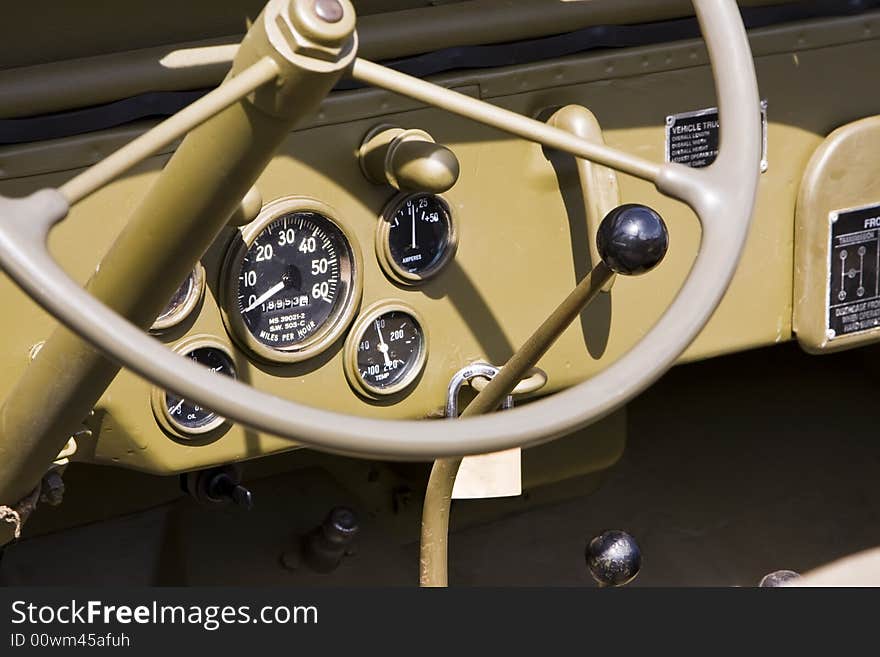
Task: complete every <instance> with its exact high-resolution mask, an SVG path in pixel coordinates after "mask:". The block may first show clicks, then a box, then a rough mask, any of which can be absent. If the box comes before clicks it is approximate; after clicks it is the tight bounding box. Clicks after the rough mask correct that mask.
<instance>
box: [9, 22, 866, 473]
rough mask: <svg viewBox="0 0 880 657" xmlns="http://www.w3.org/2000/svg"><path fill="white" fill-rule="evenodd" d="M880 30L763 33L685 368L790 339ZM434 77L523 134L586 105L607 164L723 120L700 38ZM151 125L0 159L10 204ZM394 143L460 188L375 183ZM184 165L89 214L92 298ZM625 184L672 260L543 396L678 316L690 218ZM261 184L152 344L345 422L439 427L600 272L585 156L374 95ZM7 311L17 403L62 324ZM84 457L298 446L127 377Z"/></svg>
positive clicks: (88, 436) (69, 248) (108, 192)
mask: <svg viewBox="0 0 880 657" xmlns="http://www.w3.org/2000/svg"><path fill="white" fill-rule="evenodd" d="M877 26H880V21H878V19H877V16H876V15H875V14H866V15H860V16H844V17H838V18H835V19H833V20H831V21H822V22H813V23H811V22H799V23H796V24H791V25H788V24H784V25H774V26H770V27H764V28H760V29H755V30H753V31H752V33H751V36H752V47H753V50H754V53H755V58H756V68H757V72H758V77H759V83H760V87H761V94H762V98H765V99H766V105H765V108H764V109H765V112H766V117H767V133H766V143H767V153H766V170H765V171H764V172H763V173H762V177H761V184H760V190H759V201H758V208H757V213H756V217H755V223H754V228H753V231H752V234H751V236H750V239H749V243H748V246H747V250H746V253H745V255H744V257H743V260H742V265H741V267H740V271H739V272H738V273H737V276H736V278H735V280H734V282H733V284H732V286H731V287H730V289H729V292H728V294H727V296H726V298H725V300H724V302H723V303H722V304H721V306H720V307H719V309H718V310H717V312H716V314H715V316H714V317H713V319H712V321H711V322H710V324H709V325H708V326H707V328H706V329H705V330H704V332H703V334H702V335H701V336H700V338H699V339H698V340H697V341H696V342H695V343H694V344H693V345H692V347H691V348H690V349H689V351H688V352H687V353H686V355H685V359H686V360H697V359H704V358H709V357H712V356H716V355H719V354H724V353H731V352H736V351H742V350H745V349H751V348H755V347H759V346H764V345H770V344H774V343H777V342H782V341H787V340H790V339H792V337H793V329H792V321H793V320H792V316H793V305H794V301H793V297H792V294H793V292H792V291H793V288H794V278H795V267H794V258H795V245H794V240H795V229H794V225H795V216H796V209H797V202H798V194H799V188H800V183H801V179H802V177H803V174H804V170H805V168H806V167H807V163H808V162H809V160H810V157H811V156H812V154H813V152H814V151H815V150H816V148H817V147H818V146H819V145H820V144H821V143H822V141H823V140H824V139H825V136H826V135H828V134H829V133H830V132H832V131H833V130H834V129H835V128H837V127H839V126H841V125H844V124H846V123H848V122H850V121H852V120H854V119H857V118H860V117H863V116H870V115H873V114H877V113H880V96H878V95H877V94H876V93H873V92H872V93H860V91H862V90H865V89H870V88H873V86H875V80H874V78H875V75H874V71H872V70H870V68H871V67H867V66H865V67H853V66H852V62H853V61H861V62H868V61H876V59H877V57H878V55H880V42H878V40H877V38H876V36H875V35H876V34H877ZM434 79H435V81H437V82H439V83H441V84H443V85H444V86H447V87H450V88H453V89H455V90H457V91H459V92H461V93H464V94H467V95H471V96H473V97H477V98H481V99H483V100H487V101H489V102H492V103H494V104H497V105H499V106H502V107H505V108H507V109H511V110H514V111H516V112H520V113H522V114H525V115H527V116H532V117H547V116H549V115H550V114H551V113H552V112H553V111H555V110H557V109H558V108H561V107H564V106H567V105H581V106H585V107H588V108H590V110H591V111H592V112H593V113H594V114H595V115H596V117H597V119H598V121H599V124H600V125H601V127H602V132H603V136H604V139H605V141H606V142H607V143H608V144H609V145H611V146H614V147H618V148H620V149H622V150H624V151H628V152H633V153H638V154H639V155H640V156H642V157H645V158H648V159H652V160H655V161H663V160H664V159H665V158H667V157H669V152H670V139H671V137H670V134H671V133H670V120H671V119H672V120H673V121H676V120H678V121H680V120H681V118H675V117H687V116H694V115H696V116H700V112H701V111H704V110H707V109H709V108H712V107H713V105H714V103H715V101H714V94H713V93H712V89H713V85H712V79H711V73H710V69H709V67H708V65H707V62H706V55H705V52H704V50H703V48H702V46H701V43H700V42H698V41H694V40H689V39H683V40H676V41H672V42H663V43H656V44H651V45H644V46H639V47H629V48H623V49H602V50H597V51H595V52H592V51H591V52H586V53H578V54H568V55H564V56H559V57H555V58H550V59H546V60H539V61H532V62H524V63H517V64H516V65H511V66H499V67H497V68H491V69H479V70H456V71H452V72H447V73H442V74H440V75H438V76H436V77H435V78H434ZM822 98H846V100H847V102H845V103H829V102H817V99H822ZM756 111H759V108H756ZM154 124H155V119H153V118H141V119H140V120H138V121H135V122H133V123H125V124H124V125H119V126H115V127H112V126H111V127H105V128H103V129H100V130H93V131H88V132H84V133H82V134H73V135H69V136H64V137H59V138H56V139H48V140H42V141H30V142H26V143H20V144H9V145H6V146H3V147H0V193H2V194H4V195H8V196H21V195H24V194H27V193H30V192H32V191H35V190H37V189H40V188H42V187H46V186H57V185H60V184H62V183H63V182H65V181H66V180H68V179H70V178H71V177H73V176H74V175H75V174H76V173H77V172H79V171H81V170H83V169H84V168H85V167H87V166H88V165H89V164H91V163H93V162H95V161H97V160H98V159H100V158H101V157H103V156H105V155H106V154H108V153H110V152H112V151H113V150H114V149H115V148H118V147H119V146H121V145H122V144H124V143H126V142H128V141H130V140H131V139H132V138H133V137H135V136H137V135H139V134H142V133H143V132H144V131H145V130H146V129H148V128H149V127H150V126H152V125H154ZM681 125H683V123H682V124H681ZM398 128H399V129H403V130H408V131H420V132H422V133H424V134H426V135H429V136H430V138H431V140H432V141H434V142H436V144H437V145H442V146H443V147H445V149H447V150H448V152H449V153H451V154H453V156H454V161H455V163H456V168H457V171H456V172H455V176H454V178H455V180H454V184H453V185H451V186H450V187H449V188H448V189H446V190H444V191H442V192H435V191H419V190H412V189H410V190H404V191H401V190H400V189H396V188H395V187H393V186H392V185H391V184H389V181H387V180H386V181H381V180H379V181H377V180H376V177H375V176H371V175H369V171H367V170H365V169H367V168H368V167H366V166H365V164H364V157H363V155H362V153H361V151H362V148H363V145H364V143H365V141H367V140H369V138H370V137H371V136H375V135H376V134H377V131H379V132H381V131H382V130H388V129H398ZM172 151H173V147H172V148H169V149H166V150H165V152H162V153H160V154H158V155H157V156H155V157H153V158H151V159H149V160H148V161H146V162H145V163H144V164H143V165H141V166H139V167H138V168H136V169H134V170H133V171H131V172H130V173H129V174H127V175H126V176H125V177H123V178H121V179H119V180H117V181H116V182H114V183H113V184H111V185H109V186H108V187H106V188H105V189H103V190H101V191H100V192H98V193H97V194H95V195H93V196H92V197H90V198H88V199H86V200H85V201H84V202H82V203H80V204H78V205H77V206H76V207H75V208H74V209H73V211H72V213H71V217H70V219H69V220H68V221H66V222H65V223H64V224H63V225H61V226H60V227H59V228H58V229H57V230H56V231H55V232H54V233H53V235H52V241H51V249H52V251H53V254H54V255H55V256H56V258H57V259H58V260H59V262H60V263H61V264H62V265H63V266H64V267H65V269H66V270H67V271H68V272H69V273H70V274H71V275H72V276H74V277H75V278H76V279H77V280H78V281H81V282H83V283H85V282H86V281H87V280H88V278H89V277H90V275H91V274H92V272H94V270H95V268H96V267H97V266H98V264H99V263H100V259H101V255H102V254H103V253H104V252H105V251H106V249H107V248H108V247H109V246H110V244H111V243H112V242H113V240H114V239H115V237H116V236H117V235H118V234H119V232H120V230H121V229H122V227H123V226H124V225H125V222H126V219H127V217H128V216H129V214H130V213H131V212H132V210H133V209H134V208H135V207H137V205H138V203H139V201H140V199H142V198H143V197H144V195H145V194H146V193H147V191H148V190H149V187H150V184H151V182H152V181H153V180H154V179H155V177H156V176H157V174H158V172H159V171H160V170H161V168H162V166H163V165H164V163H165V162H166V161H167V160H168V158H169V156H170V154H171V152H172ZM181 184H184V185H185V184H186V181H181ZM618 184H619V188H620V197H621V200H622V201H623V202H625V203H643V204H646V205H649V206H651V207H652V208H654V209H656V210H657V211H658V212H659V213H660V214H661V215H662V216H663V218H664V220H665V221H666V223H667V225H668V227H669V233H670V249H669V253H668V256H667V258H666V260H665V261H664V263H663V264H662V265H661V266H660V267H659V268H658V269H657V270H656V271H654V272H652V273H651V274H650V275H649V276H645V277H637V278H633V279H626V280H624V279H621V280H619V281H618V282H617V283H616V284H615V287H614V289H613V292H612V293H610V294H604V295H602V296H601V297H600V298H599V299H598V300H597V302H596V303H594V304H593V305H592V306H590V307H589V308H588V309H587V310H586V311H585V312H584V313H583V314H582V316H581V317H580V319H579V321H577V322H575V323H574V325H572V327H571V328H570V329H569V330H568V331H566V333H565V334H564V335H563V336H562V338H561V339H560V340H559V341H558V343H557V344H556V346H555V347H554V348H553V349H552V350H551V351H550V352H549V353H548V354H547V355H546V356H545V358H544V359H543V360H542V361H541V363H540V367H541V370H542V371H543V373H544V374H546V385H544V386H543V387H542V388H541V389H540V391H538V392H537V393H536V394H539V395H543V394H549V393H552V392H554V391H557V390H561V389H564V388H567V387H569V386H571V385H573V384H575V383H578V382H580V381H583V380H585V379H586V378H588V377H590V376H592V375H594V374H595V373H597V372H598V371H600V370H601V369H602V368H603V367H605V366H607V365H608V364H609V363H610V362H613V361H614V360H615V359H617V358H618V357H619V356H620V355H621V354H623V353H624V352H625V351H626V350H627V349H629V348H630V347H631V346H632V345H633V344H634V343H635V342H636V341H637V340H638V339H639V338H640V337H641V336H642V335H644V333H645V332H646V331H647V330H648V328H650V326H651V325H652V324H653V323H654V322H655V321H656V320H657V319H658V318H659V316H660V314H661V313H662V312H663V310H664V309H665V308H667V306H668V305H669V303H670V301H671V300H672V298H673V297H674V295H675V294H676V292H677V290H678V289H679V287H680V284H681V282H682V281H683V280H684V278H685V276H686V275H687V273H688V271H689V269H690V266H691V264H692V262H693V258H694V255H695V253H696V252H697V249H698V245H699V241H700V229H699V222H698V221H697V219H696V217H695V216H694V215H693V213H692V212H691V211H690V210H689V209H688V208H686V207H685V206H684V205H682V204H680V203H678V202H675V201H672V200H670V199H668V198H666V197H663V196H661V195H660V194H659V193H658V192H657V191H656V190H655V189H654V188H653V187H652V186H650V185H649V184H647V183H644V182H642V181H639V180H636V179H634V178H630V177H628V176H625V175H619V177H618ZM255 189H256V192H255V194H258V197H257V198H258V202H257V203H256V205H254V206H253V207H252V208H251V210H252V211H251V212H250V213H249V214H247V215H246V216H245V217H243V218H242V219H240V220H239V221H238V222H233V223H237V224H240V225H233V224H230V225H229V226H228V228H227V229H225V230H224V231H223V233H222V234H221V235H220V236H219V237H218V238H217V239H216V240H215V241H214V243H213V244H212V245H211V247H210V248H209V249H208V251H207V252H206V253H205V254H204V256H203V257H202V259H201V261H200V262H199V263H197V264H196V265H195V267H194V269H193V271H192V274H191V275H190V276H189V277H188V278H187V279H186V280H185V281H183V282H182V283H181V287H180V290H179V291H178V293H177V294H176V295H175V297H174V298H173V299H172V300H171V301H170V302H169V306H168V308H167V309H166V311H165V312H163V313H162V315H161V316H160V317H159V318H157V322H156V323H155V324H154V326H153V329H152V330H151V332H152V333H153V335H154V337H155V338H156V339H157V340H160V341H162V342H163V343H165V344H166V345H168V346H169V347H170V348H172V349H174V350H176V351H177V352H178V353H180V354H181V355H183V356H187V357H190V358H192V359H193V360H196V361H198V362H200V363H201V364H203V365H205V366H207V367H210V368H212V369H214V370H215V371H217V372H218V373H219V374H221V375H227V376H234V377H235V378H237V379H240V380H242V381H245V382H247V383H250V384H252V385H254V386H256V387H257V388H260V389H263V390H266V391H268V392H272V393H274V394H276V395H279V396H281V397H286V398H289V399H293V400H296V401H299V402H303V403H306V404H309V405H312V406H317V407H321V408H326V409H330V410H334V411H339V412H345V413H351V414H355V415H361V416H371V417H379V418H389V419H391V418H436V417H442V414H443V408H444V407H445V405H446V392H447V387H448V384H449V382H450V380H451V378H452V377H453V375H454V374H455V373H456V372H457V371H458V370H460V369H461V368H462V367H464V366H466V365H469V364H472V363H475V362H486V363H490V364H494V365H501V364H503V363H504V362H505V361H506V360H507V359H508V358H509V357H510V356H511V355H512V354H513V352H514V350H515V349H516V348H517V347H518V346H519V345H521V344H522V342H523V341H524V340H525V339H526V338H527V337H528V336H529V335H530V334H531V332H532V331H533V330H534V329H535V328H536V327H537V326H538V325H539V324H540V322H541V321H542V320H543V319H544V318H545V317H546V316H547V315H548V314H549V313H550V312H551V311H552V309H553V308H554V307H555V306H556V305H557V304H558V303H559V302H560V301H561V300H562V299H563V298H564V297H565V295H566V294H567V293H568V291H570V289H571V288H573V287H574V286H575V285H576V283H577V282H578V281H579V280H581V279H582V278H583V277H584V276H585V275H586V274H587V273H588V272H589V271H590V268H591V266H592V265H593V264H595V263H592V262H591V261H590V248H589V236H588V234H587V226H586V219H585V211H584V199H583V197H582V195H581V193H580V188H579V187H578V184H577V178H576V175H575V174H574V165H573V162H572V161H571V160H570V159H568V158H561V157H559V156H558V155H557V154H553V153H549V152H547V151H546V150H545V149H542V148H541V147H540V146H538V145H535V144H531V143H527V142H524V141H521V140H517V139H514V138H511V137H509V136H507V135H504V134H502V133H500V132H497V131H495V130H493V129H491V128H487V127H484V126H481V125H477V124H475V123H471V122H468V121H467V120H465V119H461V118H457V117H454V116H451V115H449V114H446V113H444V112H442V111H439V110H436V109H431V108H425V107H421V106H419V105H418V104H417V103H415V102H413V101H409V100H406V99H403V98H399V97H395V96H392V95H390V94H388V93H385V92H382V91H377V90H373V89H361V88H353V87H352V88H343V89H340V90H337V91H335V92H334V93H333V94H331V96H330V97H328V98H327V100H326V101H325V102H324V104H323V105H322V107H321V109H320V111H319V113H318V114H317V115H316V116H315V117H313V118H312V119H310V120H308V121H307V122H305V123H304V124H303V125H301V126H299V127H298V128H297V129H296V130H295V131H293V132H291V133H290V135H289V136H288V138H287V139H286V140H285V142H284V144H283V146H282V148H281V149H280V150H279V152H278V153H277V154H276V156H275V157H274V159H273V160H272V162H271V163H270V164H269V166H268V167H267V168H266V170H265V171H264V173H263V174H262V176H261V177H260V179H259V180H258V182H257V184H256V187H255ZM160 238H161V236H149V239H160ZM169 248H173V247H172V246H169ZM0 299H2V300H3V303H4V308H5V309H6V312H4V313H2V315H0V332H2V335H3V336H4V343H3V346H2V348H0V367H2V369H3V371H4V372H5V373H6V376H5V377H3V380H2V381H0V387H3V388H4V389H2V390H0V392H2V393H3V394H5V393H6V392H8V389H7V388H8V387H9V386H11V385H12V384H13V383H14V382H15V380H16V378H17V376H18V375H20V374H21V372H23V371H24V369H25V368H26V367H27V366H28V363H29V362H30V361H31V359H32V358H33V357H34V355H35V354H36V353H37V352H38V350H39V346H40V342H41V340H44V339H45V338H46V337H47V336H48V335H49V333H50V332H51V330H52V328H53V326H54V323H53V321H52V320H51V319H50V318H49V317H48V316H47V315H46V314H44V313H43V312H42V311H41V310H40V309H39V308H37V307H36V306H35V305H34V304H33V303H32V302H30V301H29V300H28V299H27V298H26V297H25V296H24V295H23V294H22V293H20V292H19V291H18V290H17V289H15V288H14V287H13V286H12V284H11V283H9V282H8V281H7V280H5V279H3V280H2V281H0ZM719 394H723V391H719ZM670 412H674V409H670ZM77 443H78V445H77V451H76V454H75V455H74V457H73V458H74V459H78V460H83V461H89V462H94V463H105V464H114V465H119V466H123V467H126V468H131V469H136V470H141V471H145V472H150V473H156V474H170V473H178V472H186V471H190V470H195V469H198V468H205V467H208V466H212V465H217V464H223V463H227V462H230V461H240V460H244V459H248V458H254V457H257V456H263V455H266V454H271V453H275V452H280V451H285V450H289V449H291V448H293V447H295V445H292V444H291V443H290V442H289V441H286V440H282V439H280V438H277V437H274V436H271V435H266V434H262V433H259V432H254V431H251V430H249V429H247V428H244V427H241V426H237V425H233V424H230V423H227V422H225V421H224V419H223V418H222V417H218V416H217V415H216V414H214V413H212V412H211V411H210V409H204V408H200V407H199V406H198V405H195V404H191V403H189V402H187V400H185V399H182V398H180V397H176V396H174V395H173V394H170V393H166V392H164V391H161V390H157V389H155V388H153V387H152V386H150V385H149V384H147V383H145V382H144V381H142V380H141V379H139V378H138V377H137V376H135V375H134V374H132V373H130V372H127V371H122V372H120V373H119V374H118V375H117V377H116V378H115V380H114V382H113V383H112V385H111V386H110V388H109V389H108V390H107V391H106V393H105V394H104V396H103V397H102V399H101V400H100V402H99V404H98V406H97V407H96V408H95V411H94V413H93V414H92V415H91V416H90V417H88V418H86V419H85V420H84V431H83V433H82V435H81V436H80V437H79V438H78V439H77Z"/></svg>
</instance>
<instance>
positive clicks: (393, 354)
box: [346, 304, 427, 395]
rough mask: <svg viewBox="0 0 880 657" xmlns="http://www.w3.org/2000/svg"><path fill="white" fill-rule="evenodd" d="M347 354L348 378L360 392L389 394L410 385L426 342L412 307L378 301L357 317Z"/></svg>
mask: <svg viewBox="0 0 880 657" xmlns="http://www.w3.org/2000/svg"><path fill="white" fill-rule="evenodd" d="M349 341H350V347H349V349H347V352H346V357H347V358H349V359H350V361H349V362H348V363H347V372H348V375H349V379H352V382H353V383H354V384H356V387H358V388H359V389H360V390H361V391H362V392H366V393H367V394H372V395H390V394H394V393H397V392H400V391H401V390H403V389H404V388H406V387H407V386H409V385H410V384H411V383H412V382H413V381H414V380H415V379H416V378H417V377H418V375H419V374H420V373H421V371H422V368H423V367H424V364H425V358H426V355H427V345H426V340H425V334H424V329H423V328H422V324H421V322H420V321H419V320H418V319H417V318H416V316H415V315H414V311H411V310H410V309H407V308H405V307H403V306H401V305H398V304H379V305H378V306H374V307H373V308H372V309H371V310H369V311H367V312H366V313H365V314H364V315H363V317H362V318H361V319H360V320H359V321H358V323H357V326H356V327H355V329H354V331H353V332H352V335H351V337H350V338H349Z"/></svg>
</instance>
